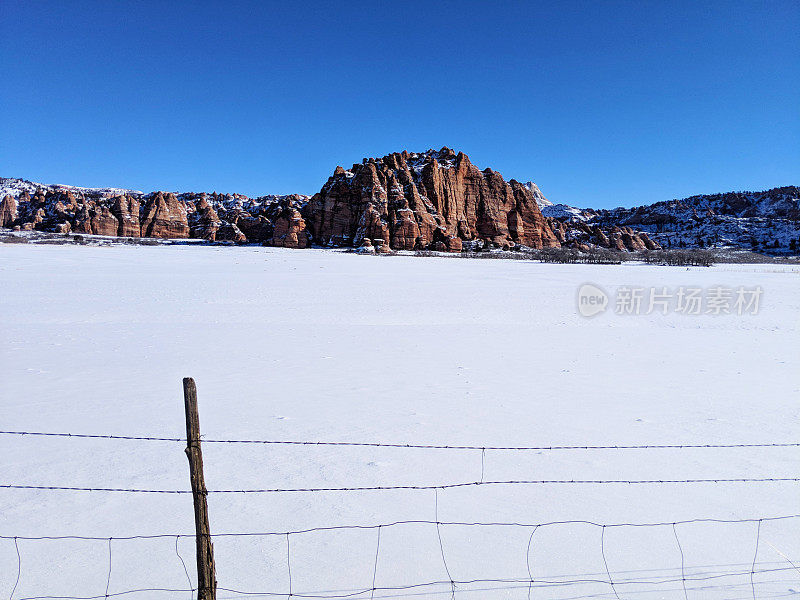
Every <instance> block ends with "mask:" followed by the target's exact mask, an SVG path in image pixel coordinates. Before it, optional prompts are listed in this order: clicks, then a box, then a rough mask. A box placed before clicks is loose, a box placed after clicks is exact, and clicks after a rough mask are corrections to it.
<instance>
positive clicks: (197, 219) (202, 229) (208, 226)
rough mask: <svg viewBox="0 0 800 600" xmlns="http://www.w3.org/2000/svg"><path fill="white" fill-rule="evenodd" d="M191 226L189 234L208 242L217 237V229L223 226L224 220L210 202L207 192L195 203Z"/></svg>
mask: <svg viewBox="0 0 800 600" xmlns="http://www.w3.org/2000/svg"><path fill="white" fill-rule="evenodd" d="M191 223H192V224H191V227H190V228H189V234H190V236H191V237H193V238H199V239H203V240H206V241H208V242H214V241H216V239H217V231H219V228H220V227H221V226H222V221H221V220H220V218H219V215H218V214H217V211H215V210H214V208H213V207H212V206H211V205H210V204H209V203H208V200H207V199H206V196H205V194H203V195H202V196H201V197H200V199H199V200H198V201H197V203H196V204H195V211H194V213H192V220H191Z"/></svg>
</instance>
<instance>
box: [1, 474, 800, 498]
mask: <svg viewBox="0 0 800 600" xmlns="http://www.w3.org/2000/svg"><path fill="white" fill-rule="evenodd" d="M798 481H800V477H732V478H726V477H715V478H713V479H512V480H506V481H465V482H459V483H439V484H434V485H372V486H354V487H320V488H310V487H309V488H261V489H245V490H208V491H207V492H206V493H208V494H273V493H289V492H366V491H384V490H435V489H439V490H444V489H452V488H462V487H472V486H481V485H570V484H573V485H613V484H624V485H659V484H684V483H685V484H691V483H770V482H772V483H780V482H783V483H787V482H798ZM0 489H15V490H60V491H72V492H123V493H132V494H191V493H192V490H154V489H143V488H94V487H79V486H61V485H27V484H0Z"/></svg>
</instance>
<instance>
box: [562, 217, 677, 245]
mask: <svg viewBox="0 0 800 600" xmlns="http://www.w3.org/2000/svg"><path fill="white" fill-rule="evenodd" d="M547 220H548V222H549V223H550V226H551V227H552V229H553V231H554V233H555V235H556V237H557V238H558V241H559V242H561V245H562V246H566V247H569V248H576V249H579V250H582V249H584V248H593V247H598V248H608V249H612V250H619V251H621V252H638V251H642V250H659V249H660V248H661V246H659V245H658V244H657V243H655V242H654V241H653V240H651V239H650V238H649V237H648V235H647V234H646V233H644V232H642V231H636V230H634V229H632V228H630V227H617V226H615V225H614V226H610V227H606V228H603V227H600V226H598V225H593V224H590V223H588V222H584V221H580V220H573V221H567V220H559V219H555V218H553V217H547Z"/></svg>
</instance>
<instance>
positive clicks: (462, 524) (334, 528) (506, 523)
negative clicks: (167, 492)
mask: <svg viewBox="0 0 800 600" xmlns="http://www.w3.org/2000/svg"><path fill="white" fill-rule="evenodd" d="M788 519H800V514H794V515H779V516H775V517H759V518H755V517H753V518H746V519H718V518H713V517H698V518H694V519H684V520H678V521H654V522H649V523H643V522H640V523H634V522H623V523H598V522H596V521H589V520H586V519H571V520H562V521H547V522H543V523H522V522H518V521H438V523H439V525H443V526H453V527H520V528H527V529H530V528H532V527H552V526H557V525H591V526H593V527H607V528H614V527H668V526H671V525H673V524H674V525H689V524H693V523H720V524H734V523H757V522H759V521H762V522H765V521H784V520H788ZM436 523H437V521H431V520H426V519H407V520H401V521H388V522H384V523H377V524H367V525H363V524H358V525H326V526H321V527H308V528H306V529H295V530H292V531H255V532H236V533H212V534H209V535H210V537H212V538H215V537H220V538H221V537H248V536H250V537H263V536H270V535H280V536H285V535H287V534H291V535H299V534H303V533H314V532H318V531H337V530H341V529H377V528H378V527H381V528H383V529H386V528H388V527H397V526H402V525H435V524H436ZM194 536H195V534H194V533H191V534H186V533H184V534H174V533H158V534H152V535H129V536H119V537H113V538H112V539H113V540H115V541H122V540H140V539H157V538H174V537H179V538H180V537H194ZM0 539H6V540H14V539H20V540H34V541H36V540H70V539H74V540H107V539H108V537H107V536H105V537H95V536H82V535H61V536H52V535H50V536H48V535H44V536H21V535H17V536H11V535H0Z"/></svg>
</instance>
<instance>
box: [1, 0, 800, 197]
mask: <svg viewBox="0 0 800 600" xmlns="http://www.w3.org/2000/svg"><path fill="white" fill-rule="evenodd" d="M798 27H800V3H798V2H796V1H794V0H789V1H785V2H782V1H778V0H776V1H771V2H735V1H728V2H685V3H683V2H647V1H638V2H602V1H601V2H568V1H563V2H468V1H467V2H420V3H415V2H391V3H390V2H382V1H372V2H365V3H357V2H348V3H310V2H280V3H278V2H275V3H272V2H236V1H232V2H224V3H223V2H219V3H211V2H187V3H182V2H177V1H176V2H146V1H143V2H108V1H106V0H104V1H102V2H37V1H35V0H23V1H19V0H3V2H2V4H0V76H1V77H2V81H3V87H4V91H3V94H2V97H0V129H1V130H2V136H1V137H0V139H1V140H2V141H1V142H0V175H1V176H5V177H23V178H26V179H31V180H35V181H42V182H47V183H68V184H74V185H83V186H119V187H129V188H134V189H139V190H144V191H150V190H154V189H165V190H180V191H214V190H216V191H219V192H240V193H244V194H247V195H251V196H254V195H261V194H267V193H292V192H298V193H308V194H311V193H314V192H315V191H318V190H319V188H320V187H321V186H322V184H323V183H324V182H325V180H326V179H327V177H328V176H329V175H330V174H331V173H332V172H333V169H334V168H335V167H336V165H339V164H341V165H344V166H349V165H351V164H352V163H354V162H360V160H361V158H362V157H365V156H383V155H385V154H387V153H389V152H393V151H399V150H402V149H408V150H417V151H419V150H425V149H427V148H430V147H434V148H439V147H441V146H443V145H447V146H450V147H452V148H455V149H456V150H462V151H464V152H465V153H467V154H468V155H469V156H470V158H471V159H472V162H473V163H475V164H476V165H478V166H479V167H481V168H486V167H491V168H493V169H495V170H497V171H499V172H500V173H502V174H503V176H504V177H506V179H510V178H516V179H519V180H522V181H525V180H528V179H531V180H533V181H535V182H537V183H538V184H539V186H540V187H541V188H542V191H543V192H544V194H545V195H546V196H547V197H549V198H550V199H551V200H553V201H555V202H565V203H569V204H575V205H579V206H594V207H612V206H619V205H623V206H629V205H636V204H643V203H649V202H654V201H658V200H665V199H670V198H675V197H684V196H689V195H693V194H699V193H712V192H717V191H728V190H743V189H751V190H753V189H766V188H770V187H774V186H778V185H790V184H800V36H798V35H797V31H798Z"/></svg>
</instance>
